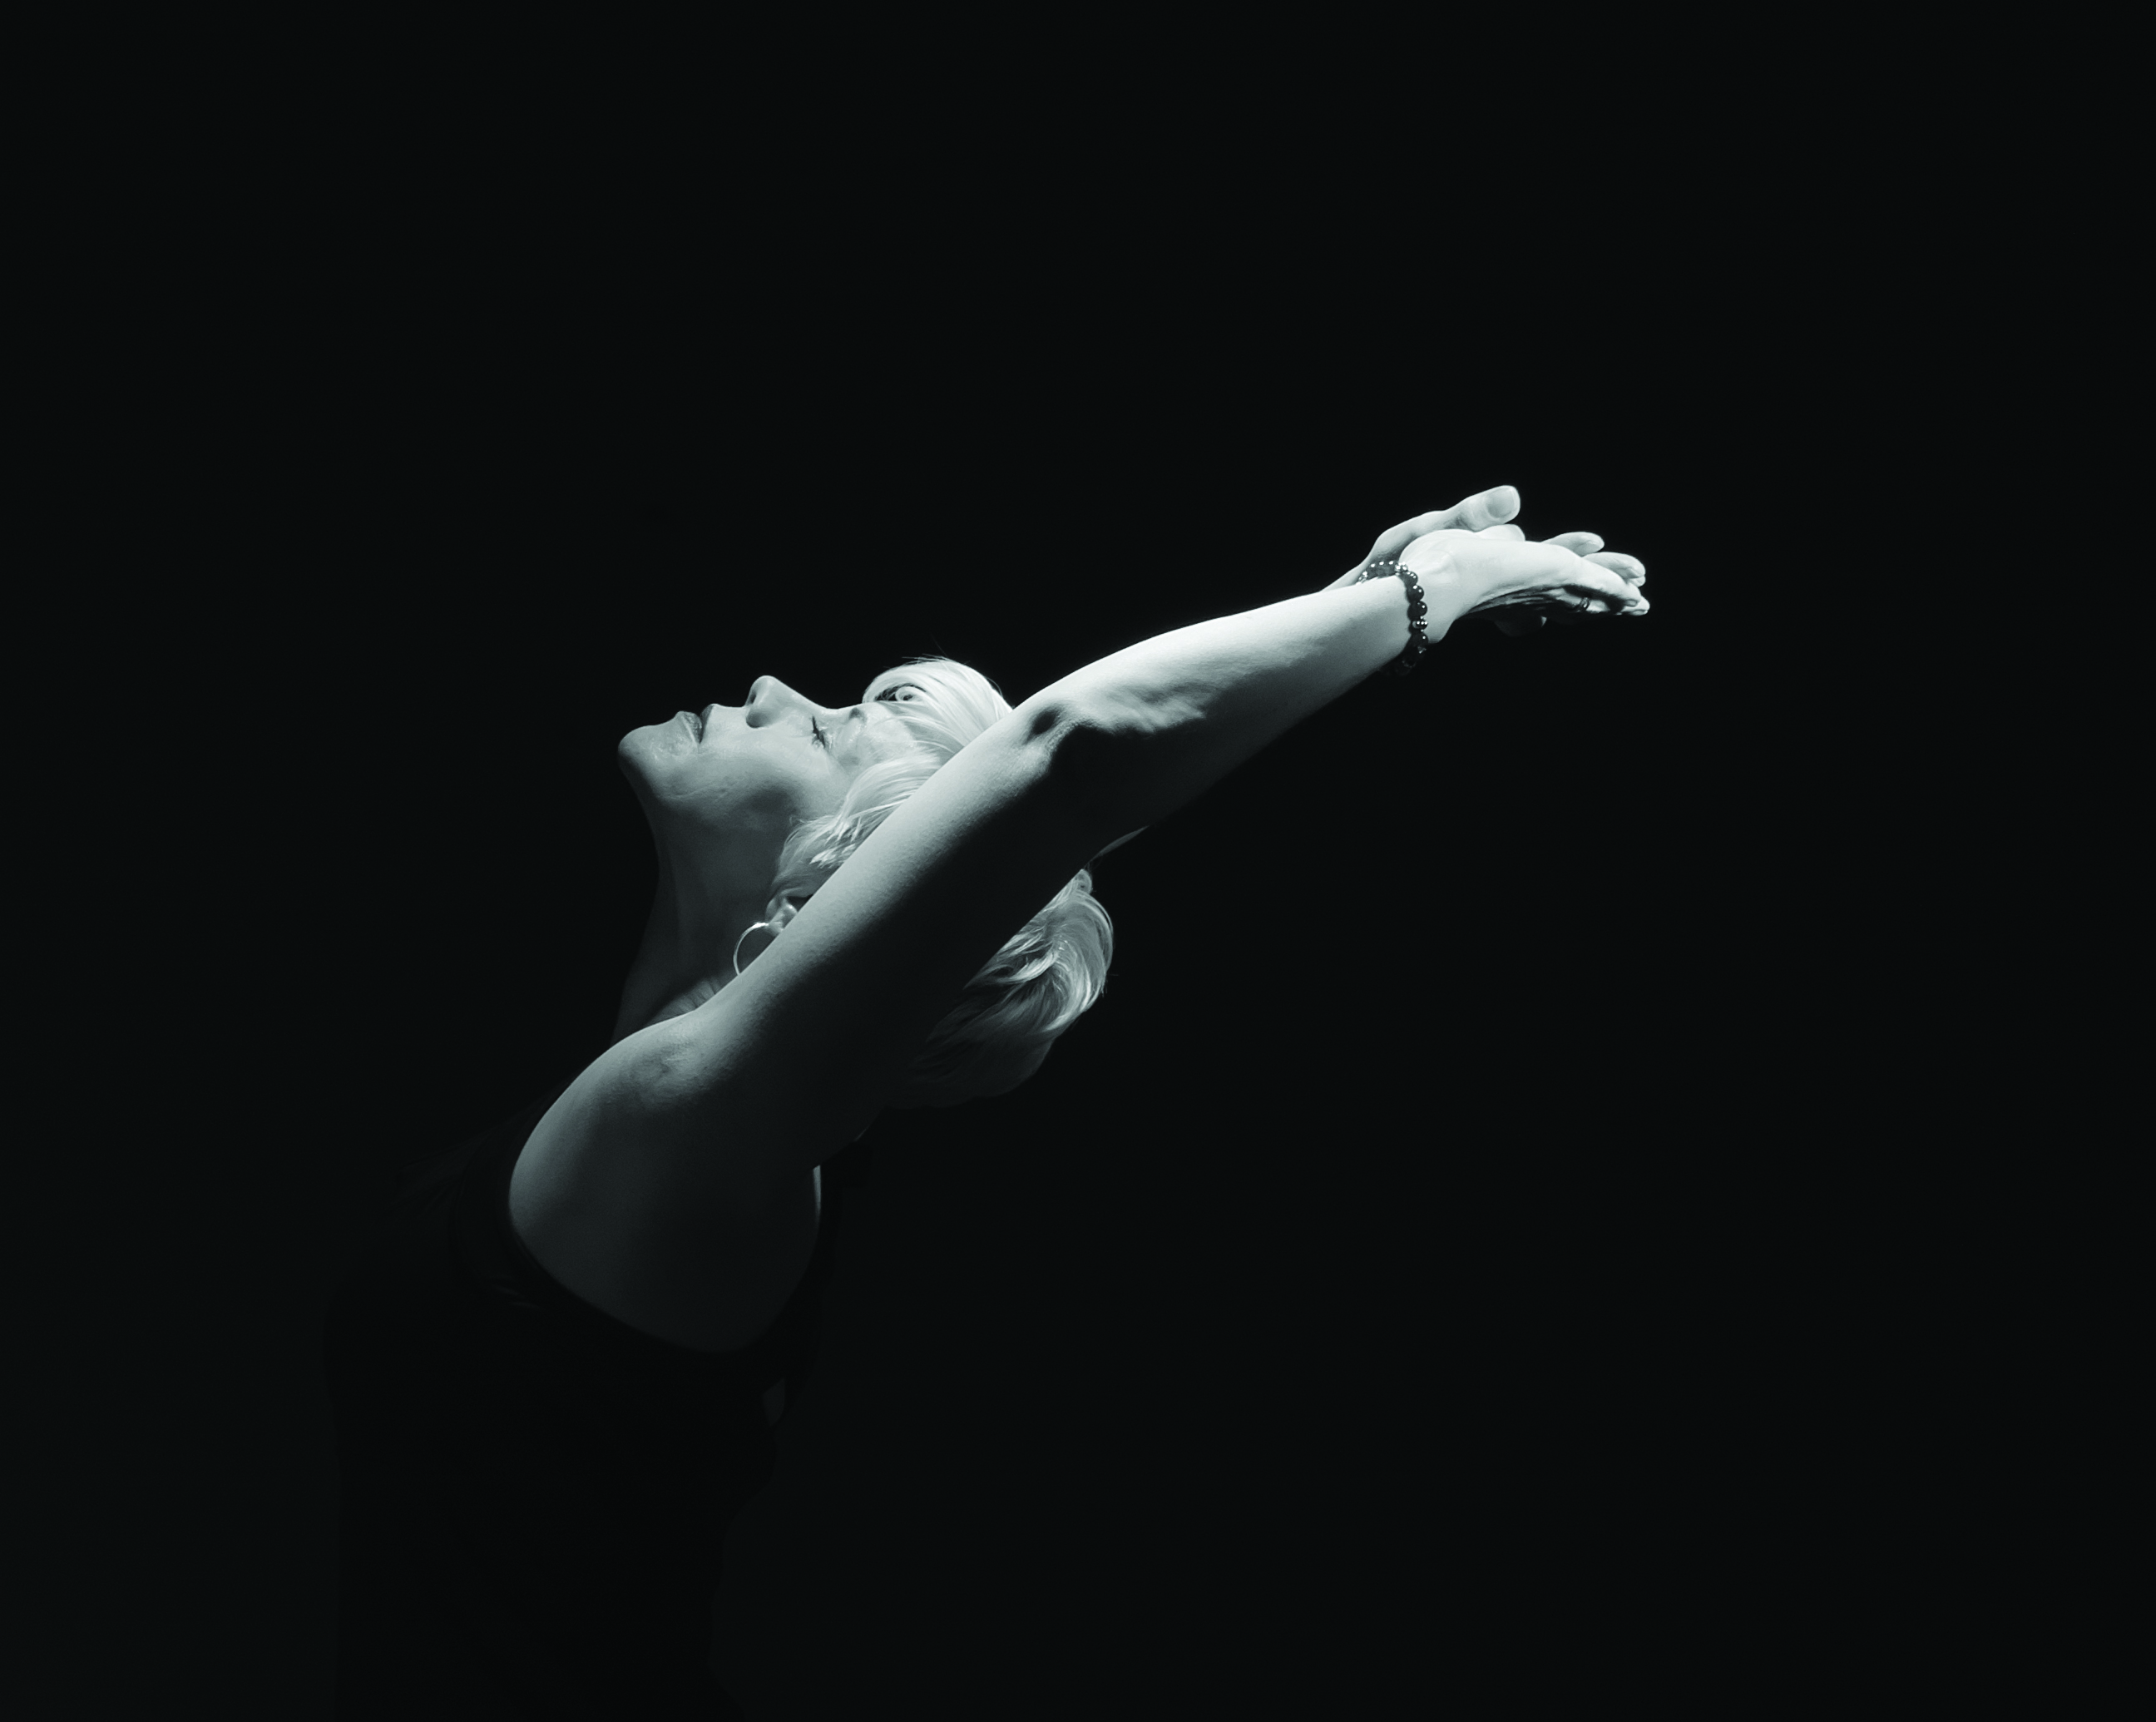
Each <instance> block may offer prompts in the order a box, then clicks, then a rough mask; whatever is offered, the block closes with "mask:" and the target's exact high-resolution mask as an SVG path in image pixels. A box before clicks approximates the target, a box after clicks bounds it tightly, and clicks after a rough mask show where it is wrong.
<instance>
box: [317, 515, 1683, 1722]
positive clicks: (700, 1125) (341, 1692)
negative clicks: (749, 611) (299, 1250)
mask: <svg viewBox="0 0 2156 1722" xmlns="http://www.w3.org/2000/svg"><path fill="white" fill-rule="evenodd" d="M1517 506H1518V497H1517V492H1514V491H1512V490H1511V489H1510V487H1504V488H1501V489H1500V490H1498V491H1489V492H1485V493H1483V494H1481V495H1479V496H1473V497H1471V498H1469V499H1468V500H1467V501H1465V502H1462V503H1460V504H1459V505H1458V506H1455V507H1453V508H1450V509H1445V510H1441V511H1436V512H1434V513H1430V514H1427V515H1424V516H1421V517H1418V518H1417V519H1415V520H1413V521H1409V522H1404V523H1403V524H1402V525H1400V526H1399V527H1394V528H1393V529H1392V530H1391V531H1390V532H1386V533H1384V534H1383V535H1381V536H1380V537H1378V541H1377V542H1376V543H1375V544H1374V545H1373V547H1372V551H1371V555H1370V557H1369V558H1368V559H1367V560H1366V561H1365V562H1364V563H1363V564H1362V565H1360V566H1358V568H1354V569H1352V570H1350V571H1349V572H1348V573H1347V574H1346V575H1344V576H1342V578H1341V579H1340V580H1338V581H1337V582H1335V583H1333V584H1332V586H1330V587H1328V588H1327V589H1325V590H1323V591H1321V592H1318V593H1316V594H1312V595H1310V596H1307V597H1304V598H1298V599H1290V600H1287V601H1286V602H1284V603H1281V604H1271V605H1268V606H1265V607H1264V608H1262V609H1255V610H1250V611H1247V612H1245V613H1243V614H1235V615H1229V616H1223V617H1220V618H1219V619H1215V620H1212V621H1209V622H1204V623H1201V624H1199V625H1195V626H1193V627H1188V628H1183V629H1178V630H1175V631H1173V632H1172V633H1168V634H1164V635H1159V636H1158V637H1157V638H1154V639H1151V640H1145V641H1143V642H1142V643H1141V644H1139V645H1134V646H1132V647H1130V648H1128V649H1127V650H1123V651H1120V652H1116V653H1115V654H1113V655H1110V656H1108V657H1106V658H1103V659H1101V660H1100V661H1097V662H1096V663H1092V664H1089V665H1086V666H1084V667H1083V668H1081V669H1079V670H1077V671H1074V672H1073V673H1071V674H1070V675H1069V676H1065V677H1064V678H1063V679H1062V680H1061V681H1057V682H1055V683H1053V684H1052V685H1050V686H1048V687H1045V688H1044V689H1042V690H1041V691H1039V692H1038V693H1036V694H1034V695H1033V696H1032V697H1030V698H1029V699H1027V700H1026V701H1024V702H1023V703H1022V704H1020V705H1019V706H1018V707H1016V708H1015V709H1013V708H1012V707H1009V705H1007V704H1006V703H1005V702H1004V701H1003V700H1002V698H1001V697H1000V696H999V695H998V693H997V692H996V691H995V688H994V686H993V683H991V682H989V681H988V680H987V678H986V677H984V676H981V675H980V674H979V673H978V672H977V671H973V670H971V669H969V668H968V667H967V666H963V665H959V664H955V663H952V662H951V661H948V660H944V659H927V660H916V661H912V662H911V663H908V664H906V665H902V666H898V667H896V668H894V669H892V670H891V671H886V672H885V674H883V675H881V676H878V677H876V678H875V681H873V682H871V683H870V686H869V687H868V688H867V689H866V690H865V692H864V694H863V697H862V698H861V699H860V700H859V701H857V702H854V703H853V704H851V705H844V706H825V705H821V704H819V703H817V702H815V701H814V700H813V699H812V698H810V697H808V694H807V693H806V692H805V691H799V690H796V689H794V688H792V687H789V686H787V685H785V684H784V683H783V682H781V681H778V680H777V679H775V678H773V677H770V676H763V677H760V678H758V679H757V681H756V682H755V683H754V684H753V685H752V686H751V687H750V688H749V689H748V691H747V697H746V699H744V701H743V702H742V704H740V705H739V706H726V705H710V706H706V707H703V708H702V709H701V710H699V711H696V712H679V713H676V714H675V716H674V717H672V718H670V719H669V720H667V721H666V722H663V723H657V724H653V725H651V726H649V727H645V728H641V729H638V730H635V731H633V732H631V733H630V734H629V735H628V736H626V737H624V738H623V739H622V741H621V743H620V745H619V763H620V765H621V768H622V770H623V772H624V774H625V775H626V777H627V779H628V780H629V785H630V788H631V789H632V790H633V792H634V794H635V796H636V799H637V801H638V803H639V805H640V806H641V808H642V809H643V811H644V815H645V816H646V818H647V820H648V821H649V825H650V829H651V832H652V836H653V840H654V843H655V845H656V846H657V850H658V856H659V879H660V882H659V888H658V891H657V893H656V897H655V899H654V903H653V905H652V909H651V914H650V919H649V924H648V925H647V927H646V929H645V932H644V939H643V943H642V946H641V948H640V949H639V952H638V954H637V957H636V959H635V961H634V964H633V966H632V968H631V969H630V972H629V977H628V979H627V981H626V983H625V984H624V987H623V990H622V995H621V1000H620V1009H619V1015H618V1017H617V1019H616V1021H615V1024H614V1030H613V1041H612V1043H611V1044H610V1045H609V1046H608V1047H607V1049H606V1050H605V1051H604V1052H603V1053H602V1054H601V1055H600V1056H598V1058H596V1059H595V1060H593V1062H592V1063H591V1064H590V1065H589V1066H588V1067H586V1068H585V1069H583V1071H582V1072H579V1073H577V1075H576V1076H575V1077H573V1078H572V1079H571V1080H569V1081H568V1082H566V1083H564V1084H563V1085H562V1087H559V1088H557V1089H556V1090H555V1091H554V1092H552V1093H551V1094H547V1095H545V1096H542V1097H540V1098H539V1099H537V1100H536V1101H535V1102H534V1103H532V1104H531V1106H529V1107H527V1108H526V1109H525V1110H524V1111H523V1112H522V1113H520V1114H518V1115H517V1116H516V1117H515V1118H511V1119H508V1120H506V1121H505V1122H504V1123H502V1124H500V1125H498V1126H496V1127H495V1128H494V1129H492V1130H490V1131H488V1132H486V1133H484V1134H483V1135H481V1136H480V1137H479V1138H476V1139H474V1140H473V1141H471V1142H469V1143H466V1144H461V1145H460V1146H459V1147H458V1148H457V1149H454V1150H452V1151H451V1152H450V1153H449V1154H444V1155H439V1156H436V1157H434V1159H429V1160H428V1161H425V1162H423V1163H421V1164H418V1166H416V1167H415V1168H413V1169H411V1174H410V1175H409V1177H408V1180H406V1183H405V1185H404V1188H403V1192H402V1194H401V1195H400V1197H399V1199H398V1202H397V1204H396V1205H395V1207H394V1210H393V1212H392V1213H391V1214H390V1215H388V1216H386V1218H385V1220H384V1222H383V1224H382V1228H381V1231H380V1233H379V1235H378V1236H377V1238H376V1240H375V1241H374V1242H373V1244H372V1247H370V1248H369V1249H368V1250H367V1251H366V1252H363V1253H362V1256H361V1257H360V1259H359V1260H358V1262H357V1265H356V1266H355V1267H354V1268H353V1270H352V1272H351V1273H349V1274H348V1275H347V1276H346V1278H345V1279H344V1280H343V1281H342V1283H341V1284H340V1286H339V1288H338V1289H337V1293H336V1297H335V1299H334V1301H333V1303H332V1307H331V1315H330V1321H329V1326H328V1331H327V1350H326V1358H327V1365H328V1374H329V1380H330V1387H331V1401H332V1404H333V1406H334V1408H335V1412H336V1429H337V1442H338V1457H339V1464H340V1470H341V1527H340V1529H341V1583H342V1590H341V1612H340V1627H339V1674H338V1681H339V1687H338V1703H339V1710H338V1714H339V1715H340V1716H344V1717H354V1718H357V1717H373V1716H380V1717H392V1716H394V1717H399V1718H405V1717H416V1716H421V1715H437V1714H439V1715H444V1716H456V1717H459V1718H466V1719H471V1718H480V1717H492V1716H534V1717H536V1716H589V1717H593V1718H598V1717H608V1718H631V1717H636V1718H644V1717H649V1718H660V1717H675V1716H681V1717H688V1716H699V1717H717V1716H726V1715H737V1714H739V1712H738V1710H737V1709H736V1708H735V1707H734V1706H733V1705H732V1703H731V1699H728V1698H727V1697H726V1694H724V1693H723V1692H721V1690H720V1689H719V1687H718V1686H717V1684H716V1682H715V1681H714V1680H713V1678H712V1677H711V1674H710V1673H709V1671H708V1668H707V1662H708V1658H709V1653H710V1614H709V1610H710V1606H711V1596H712V1595H713V1592H714V1591H715V1589H716V1585H717V1582H718V1561H719V1555H720V1550H721V1545H722V1543H723V1541H724V1539H725V1535H726V1528H727V1526H728V1525H729V1524H730V1523H731V1521H732V1519H733V1517H734V1515H735V1514H737V1512H738V1511H739V1510H740V1509H741V1507H742V1505H743V1504H745V1503H746V1502H747V1500H748V1498H750V1497H751V1496H752V1495H753V1494H755V1493H757V1491H758V1490H760V1489H761V1488H763V1487H764V1486H765V1484H766V1483H767V1481H768V1479H769V1478H770V1475H771V1472H772V1468H773V1463H774V1460H775V1456H776V1450H775V1447H774V1445H773V1436H772V1429H773V1426H775V1425H776V1424H777V1423H778V1421H779V1420H780V1419H781V1418H782V1417H783V1416H784V1415H785V1414H786V1411H787V1408H788V1404H789V1401H792V1400H795V1399H798V1396H799V1394H800V1392H801V1390H802V1388H803V1385H804V1384H805V1382H806V1380H808V1375H809V1373H810V1370H811V1367H812V1365H813V1362H814V1356H815V1350H816V1338H817V1317H818V1312H819V1307H820V1300H821V1296H822V1292H823V1288H824V1283H826V1281H827V1280H828V1278H829V1273H830V1271H831V1265H832V1260H833V1257H832V1252H833V1249H834V1240H835V1237H836V1235H837V1232H838V1230H839V1224H838V1222H839V1218H840V1216H841V1213H842V1205H843V1196H842V1194H841V1189H842V1186H841V1185H840V1183H839V1181H838V1180H826V1178H825V1176H824V1173H825V1169H826V1168H834V1169H835V1168H836V1167H837V1166H838V1165H839V1164H842V1163H843V1157H844V1154H845V1153H846V1150H847V1149H848V1147H849V1145H850V1144H853V1143H855V1141H857V1140H858V1139H860V1137H861V1136H862V1134H863V1133H865V1131H866V1130H867V1129H868V1128H869V1127H870V1124H871V1123H872V1122H873V1120H874V1119H875V1117H876V1115H877V1113H879V1112H880V1110H881V1109H882V1108H885V1107H897V1108H914V1107H935V1106H952V1105H957V1104H960V1103H962V1102H964V1101H966V1100H968V1099H971V1098H974V1097H980V1096H983V1095H993V1094H1000V1093H1004V1092H1009V1090H1010V1089H1012V1088H1013V1087H1016V1086H1017V1085H1018V1084H1019V1083H1020V1082H1024V1080H1025V1078H1026V1077H1029V1076H1030V1075H1032V1074H1033V1073H1034V1072H1035V1071H1036V1070H1038V1069H1039V1067H1040V1065H1041V1064H1042V1062H1043V1061H1045V1058H1046V1057H1047V1056H1048V1053H1049V1051H1050V1047H1051V1046H1053V1044H1054V1042H1055V1040H1056V1038H1057V1037H1058V1036H1060V1035H1061V1034H1062V1033H1063V1032H1064V1031H1065V1030H1066V1029H1068V1028H1069V1027H1070V1025H1071V1024H1072V1023H1073V1022H1075V1020H1077V1018H1078V1017H1079V1016H1080V1015H1082V1014H1083V1013H1084V1012H1085V1011H1086V1010H1088V1009H1090V1008H1091V1005H1093V1004H1094V1002H1095V1001H1096V1000H1098V999H1099V998H1100V997H1101V992H1102V990H1103V987H1104V986H1105V984H1106V976H1107V971H1108V966H1109V959H1110V957H1111V950H1112V935H1111V923H1110V921H1109V918H1108V916H1107V914H1106V912H1105V911H1104V910H1103V909H1102V908H1101V906H1100V905H1099V904H1098V903H1097V902H1096V901H1095V900H1094V898H1093V895H1092V881H1091V874H1090V871H1089V866H1090V863H1091V862H1092V861H1095V860H1096V859H1097V858H1098V857H1099V856H1101V854H1102V853H1104V852H1106V850H1108V849H1111V848H1113V847H1116V846H1117V845H1118V844H1119V843H1121V842H1122V841H1127V840H1128V837H1129V836H1131V835H1136V834H1137V831H1138V830H1142V828H1143V827H1145V826H1147V825H1151V824H1152V823H1154V822H1155V821H1158V820H1161V819H1163V818H1165V817H1167V816H1168V815H1170V814H1172V813H1173V812H1174V811H1175V810H1177V809H1178V808H1179V807H1181V806H1182V805H1183V804H1185V803H1186V802H1188V801H1189V800H1190V799H1192V798H1193V797H1194V796H1196V795H1198V794H1200V793H1201V792H1202V791H1203V790H1204V789H1206V788H1207V787H1208V786H1209V785H1210V784H1213V783H1214V782H1216V781H1217V780H1218V779H1220V778H1221V777H1223V776H1224V775H1225V774H1227V773H1229V771H1231V770H1233V769H1234V768H1235V767H1236V766H1237V765H1239V764H1240V763H1242V762H1244V761H1245V760H1246V759H1248V758H1250V757H1251V756H1252V755H1254V754H1255V753H1259V752H1260V751H1261V750H1262V749H1263V748H1265V746H1266V744H1267V743H1270V741H1272V740H1273V739H1274V738H1276V737H1278V736H1280V735H1281V734H1282V733H1283V732H1286V730H1288V729H1289V728H1291V727H1293V726H1294V725H1296V724H1297V723H1299V722H1302V721H1303V720H1304V719H1306V718H1307V717H1310V716H1311V715H1312V713H1314V712H1317V711H1319V710H1320V709H1322V707H1325V706H1326V705H1327V704H1329V703H1330V702H1332V701H1333V700H1336V699H1337V698H1339V697H1341V696H1342V694H1344V693H1346V692H1347V691H1350V690H1351V689H1353V688H1354V687H1355V686H1357V685H1358V684H1359V683H1361V682H1362V681H1364V680H1366V679H1367V678H1368V677H1370V676H1373V675H1375V674H1377V673H1378V672H1379V671H1383V670H1385V669H1387V668H1388V667H1389V666H1404V667H1406V668H1412V667H1413V666H1414V664H1415V662H1416V661H1418V660H1419V657H1420V655H1421V654H1422V653H1423V651H1424V650H1426V649H1427V647H1428V646H1429V645H1435V643H1436V642H1438V641H1440V640H1442V639H1443V638H1444V636H1445V632H1446V630H1448V629H1449V628H1450V625H1451V624H1452V622H1453V621H1454V620H1455V619H1458V618H1459V617H1460V616H1463V615H1466V614H1471V613H1475V612H1486V613H1487V612H1496V614H1497V616H1498V619H1499V622H1500V625H1501V626H1505V627H1506V628H1507V631H1511V632H1521V631H1525V630H1527V629H1528V628H1532V627H1533V626H1538V625H1540V621H1541V619H1542V618H1543V615H1544V614H1546V613H1555V614H1558V616H1559V617H1560V619H1579V618H1582V617H1584V616H1587V615H1589V614H1642V613H1644V612H1645V608H1646V606H1645V601H1644V599H1641V598H1640V595H1639V593H1638V591H1637V586H1638V584H1639V583H1640V580H1641V579H1642V578H1644V570H1642V569H1641V568H1640V565H1639V563H1637V562H1636V560H1635V559H1634V558H1629V557H1625V556H1623V555H1620V554H1617V553H1604V552H1603V550H1602V547H1601V541H1600V540H1599V538H1597V537H1594V535H1593V534H1591V533H1569V534H1567V535H1565V536H1564V537H1561V538H1556V539H1552V540H1549V541H1548V542H1541V543H1537V542H1531V541H1529V540H1527V538H1526V537H1524V535H1523V534H1522V532H1520V531H1519V529H1518V528H1517V527H1512V526H1510V525H1508V524H1506V523H1505V522H1507V521H1508V520H1509V518H1510V517H1511V515H1512V513H1513V512H1514V511H1516V510H1517ZM1395 559H1397V560H1395ZM1372 575H1376V576H1378V578H1370V576H1372Z"/></svg>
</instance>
